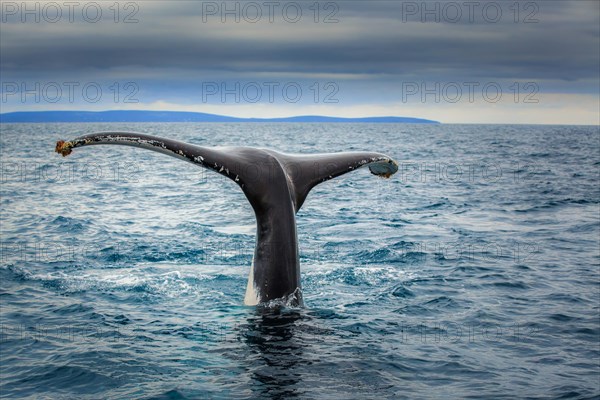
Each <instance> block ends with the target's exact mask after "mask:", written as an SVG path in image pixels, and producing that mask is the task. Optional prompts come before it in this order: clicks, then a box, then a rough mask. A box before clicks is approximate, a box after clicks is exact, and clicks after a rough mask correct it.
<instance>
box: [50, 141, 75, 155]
mask: <svg viewBox="0 0 600 400" xmlns="http://www.w3.org/2000/svg"><path fill="white" fill-rule="evenodd" d="M72 147H73V144H72V143H71V142H65V141H64V140H59V141H58V142H56V148H55V149H54V151H56V152H57V153H59V154H62V156H63V157H66V156H68V155H69V154H71V152H72V151H73V150H71V149H72Z"/></svg>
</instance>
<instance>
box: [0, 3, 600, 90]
mask: <svg viewBox="0 0 600 400" xmlns="http://www.w3.org/2000/svg"><path fill="white" fill-rule="evenodd" d="M287 3H289V2H287ZM489 3H492V4H494V7H500V8H501V9H502V13H503V14H502V18H500V19H499V20H498V22H491V21H490V17H489V15H488V17H487V19H486V18H485V17H484V16H483V14H481V10H482V9H483V8H484V7H486V6H488V5H489ZM101 4H102V5H103V7H104V8H103V10H104V11H105V13H104V18H103V19H102V20H101V21H99V22H97V23H89V22H86V21H85V20H84V19H83V18H81V16H79V15H77V14H76V21H75V22H73V23H71V22H68V21H66V20H61V21H58V22H57V23H48V22H44V21H42V22H41V23H34V22H32V21H31V20H30V21H29V22H27V23H21V22H19V20H18V19H17V17H18V15H17V16H14V15H9V16H6V15H3V18H5V19H6V22H3V24H2V32H1V33H2V34H1V35H0V44H1V58H0V67H1V70H2V75H3V80H4V79H46V80H47V79H52V78H56V77H88V78H89V77H94V78H96V79H111V78H112V77H115V76H119V77H122V78H124V79H136V80H140V81H143V82H145V83H146V84H147V86H146V87H147V88H148V90H149V91H150V92H152V90H156V91H157V92H156V93H154V94H153V95H152V96H151V97H157V98H158V97H160V95H159V93H158V91H159V90H168V89H169V88H168V86H169V84H170V82H171V83H172V84H174V85H175V86H174V87H177V86H176V85H181V86H182V87H183V88H184V87H185V86H186V83H189V82H193V81H197V80H199V79H201V80H202V79H203V80H211V79H213V80H214V79H226V80H231V79H236V78H237V79H259V78H260V79H263V80H264V79H266V77H269V76H281V77H286V78H287V79H292V78H294V77H296V78H297V79H308V78H309V77H311V76H319V75H324V76H328V77H329V78H330V79H336V80H339V81H343V82H347V83H348V85H350V86H352V87H354V88H355V91H356V92H358V89H357V88H359V87H360V82H392V83H393V82H400V81H405V80H425V81H446V82H448V81H467V80H513V81H516V80H526V81H536V82H543V83H544V85H545V86H544V87H545V88H552V89H553V90H556V89H559V90H565V91H573V90H575V91H580V92H590V90H591V92H592V93H593V92H594V91H596V93H597V88H598V67H599V65H600V54H599V52H600V32H599V29H600V28H599V24H598V18H599V16H600V11H599V5H598V4H599V3H598V2H595V1H577V2H566V1H564V2H563V1H553V0H549V1H536V2H521V3H519V4H520V5H519V14H518V15H516V14H515V13H514V10H511V8H510V7H511V6H513V7H514V2H489V1H481V2H479V3H477V4H479V6H477V7H476V8H475V10H476V12H475V14H474V15H473V20H472V21H470V20H469V18H468V15H467V14H465V13H466V12H467V9H466V8H465V7H464V6H462V5H463V4H465V2H456V3H454V4H456V5H458V6H460V7H461V8H462V12H463V15H462V17H461V18H460V19H459V20H458V22H452V21H450V20H449V19H451V18H452V17H453V16H454V14H451V15H450V14H449V16H450V17H449V18H447V17H448V15H444V14H443V13H442V11H443V10H444V7H447V4H448V2H445V3H443V2H440V3H436V2H428V3H427V6H426V7H429V8H428V9H429V10H431V9H435V7H438V10H440V13H441V14H440V15H439V16H440V22H439V23H436V22H434V21H433V18H434V17H432V16H431V14H427V15H425V17H426V22H425V23H423V22H421V20H422V19H423V15H422V14H421V13H420V11H421V10H417V12H416V13H415V11H414V8H410V7H414V6H416V7H418V8H419V7H422V4H423V3H422V2H421V1H419V2H394V1H373V2H361V1H338V2H332V4H334V5H336V7H337V8H335V7H333V6H331V5H328V6H327V7H328V8H327V9H326V8H325V7H326V4H328V3H327V2H321V3H319V6H320V7H322V9H320V10H319V11H320V13H319V17H318V18H319V22H318V23H315V22H314V14H312V12H313V10H311V9H310V8H309V7H311V6H312V4H314V2H312V1H311V2H296V3H295V4H299V5H300V7H301V8H302V10H303V18H302V19H301V20H300V21H299V22H297V23H290V22H287V21H286V20H285V19H284V18H283V17H282V16H281V14H277V13H276V14H275V15H274V17H275V18H274V22H273V23H270V22H269V21H268V20H267V17H266V16H263V18H262V19H260V20H259V21H258V22H257V23H249V22H247V21H245V20H244V18H243V17H242V18H241V22H240V23H235V22H233V21H231V16H230V17H229V21H228V22H227V23H222V22H221V16H220V15H210V16H203V13H202V11H203V8H202V7H203V6H202V4H203V3H202V2H186V1H175V2H168V3H167V2H139V3H138V4H139V10H138V11H137V12H136V14H135V16H134V17H135V18H136V19H137V20H139V22H138V23H123V22H122V21H121V22H119V23H114V22H113V21H112V19H111V18H112V17H113V15H112V14H110V13H108V12H107V8H108V3H101ZM121 4H123V3H121ZM207 4H209V3H208V2H204V6H205V7H206V5H207ZM210 4H213V3H210ZM210 4H209V5H210ZM214 4H217V5H218V6H220V5H221V4H222V2H215V3H214ZM228 4H230V5H231V4H235V3H234V2H229V3H228ZM245 4H246V3H240V7H244V6H245ZM256 4H259V5H260V4H263V3H262V2H257V3H256ZM285 4H286V2H281V3H280V5H285ZM527 4H529V6H526V5H527ZM531 4H533V5H535V7H533V6H531ZM231 7H233V6H231ZM264 10H265V8H264V7H263V12H264ZM490 10H492V11H493V9H492V8H490ZM121 11H122V12H121V15H120V16H119V18H120V19H123V18H124V12H123V11H124V10H121ZM333 11H335V15H333V17H332V18H334V19H337V20H338V21H339V22H337V23H324V22H323V21H322V20H323V18H325V16H326V15H328V14H330V13H331V12H333ZM408 11H410V13H408ZM448 12H450V11H448ZM490 15H492V16H494V15H495V14H493V13H491V14H490ZM528 16H529V19H530V20H537V22H535V23H525V22H524V20H525V19H526V18H527V17H528ZM204 17H206V22H204V21H203V18H204ZM515 18H516V19H518V21H517V22H515ZM165 86H167V87H165ZM353 93H354V91H353ZM365 95H367V94H366V93H365ZM372 95H374V94H372Z"/></svg>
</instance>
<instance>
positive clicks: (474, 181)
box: [0, 123, 600, 399]
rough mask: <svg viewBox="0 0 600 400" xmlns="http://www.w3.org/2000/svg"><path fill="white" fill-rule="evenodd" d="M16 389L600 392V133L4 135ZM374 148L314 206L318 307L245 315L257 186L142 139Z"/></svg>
mask: <svg viewBox="0 0 600 400" xmlns="http://www.w3.org/2000/svg"><path fill="white" fill-rule="evenodd" d="M0 128H1V143H0V144H1V148H2V175H1V179H2V187H1V211H2V213H1V224H2V225H1V245H2V246H1V249H2V255H1V260H0V261H1V263H0V301H1V303H0V305H1V309H0V346H1V347H0V357H1V358H0V397H2V398H11V399H133V398H135V399H199V398H223V399H230V398H231V399H236V398H238V399H239V398H294V397H298V398H303V399H322V398H325V399H337V398H345V399H376V398H377V399H379V398H411V399H412V398H491V399H501V398H507V399H513V398H578V399H579V398H598V397H599V396H600V243H599V240H600V239H599V238H600V185H599V182H600V133H599V129H598V127H578V126H510V125H410V124H193V123H190V124H185V123H173V124H14V125H13V124H3V125H1V126H0ZM101 130H133V131H139V132H144V133H150V134H156V135H160V136H168V137H171V138H176V139H179V140H183V141H186V142H189V143H195V144H200V145H207V146H210V145H247V146H263V147H270V148H274V149H277V150H281V151H287V152H303V153H311V152H333V151H348V150H375V151H381V152H384V153H387V154H389V155H391V156H392V157H394V158H395V159H396V160H398V162H399V163H400V170H399V171H398V173H397V174H396V175H394V176H393V177H392V178H391V179H387V180H386V179H380V178H377V177H374V176H372V175H371V174H370V173H369V172H368V170H366V169H365V170H364V171H361V170H359V171H356V172H353V173H349V174H346V175H344V176H343V177H340V178H337V179H334V180H332V181H328V182H326V183H324V184H321V185H319V186H317V187H316V188H315V189H313V191H312V192H311V194H310V195H309V196H308V199H307V201H306V203H305V204H304V206H303V208H302V210H301V211H300V212H299V213H298V220H297V223H298V236H299V243H300V251H301V263H302V285H303V293H304V298H305V303H306V305H305V307H304V308H301V309H283V310H259V309H256V308H254V307H246V306H244V305H243V298H244V292H245V287H246V281H247V276H248V272H249V266H250V264H251V261H252V253H253V249H254V232H255V221H254V215H253V212H252V209H251V207H250V205H249V204H248V203H247V201H246V200H245V198H244V195H243V194H242V193H241V191H240V190H239V188H238V187H237V186H236V185H235V183H234V182H232V181H229V180H227V179H225V178H223V177H221V176H220V175H217V174H214V173H211V172H206V171H203V170H201V169H199V168H197V167H195V166H194V165H191V164H186V163H183V162H181V161H178V160H175V159H171V158H169V157H166V156H164V155H161V154H157V153H152V152H148V151H144V150H141V149H134V148H128V147H120V146H97V147H86V148H82V149H77V150H76V151H74V153H73V154H72V155H71V156H69V157H68V158H64V159H63V158H62V157H60V156H59V155H58V154H56V153H53V151H54V143H55V142H56V140H58V139H70V138H73V137H74V136H77V135H80V134H84V133H90V132H93V131H101Z"/></svg>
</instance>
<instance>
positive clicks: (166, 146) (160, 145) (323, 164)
mask: <svg viewBox="0 0 600 400" xmlns="http://www.w3.org/2000/svg"><path fill="white" fill-rule="evenodd" d="M99 144H116V145H126V146H133V147H140V148H145V149H148V150H153V151H157V152H160V153H163V154H167V155H169V156H172V157H175V158H179V159H182V160H185V161H188V162H191V163H193V164H196V165H198V166H201V167H204V168H207V169H209V170H212V171H214V172H217V173H219V174H221V175H224V176H226V177H228V178H230V179H232V180H233V181H234V182H236V183H237V184H238V185H239V186H240V188H241V189H242V191H243V192H244V194H245V195H246V197H247V199H248V201H249V202H250V204H251V205H252V208H253V209H254V212H255V214H256V221H257V245H256V249H255V252H254V260H253V264H254V265H253V267H252V269H251V271H250V278H249V282H248V288H247V291H246V299H245V303H246V304H258V303H265V302H269V301H272V300H276V299H282V298H284V299H285V298H287V299H289V298H290V297H291V298H292V299H293V300H294V299H295V302H296V303H298V304H301V302H302V296H301V292H300V268H299V265H300V263H299V257H298V243H297V242H298V241H297V234H296V218H295V214H296V213H297V212H298V210H300V208H301V207H302V205H303V204H304V201H305V200H306V197H307V196H308V194H309V192H310V190H311V189H312V188H313V187H315V186H316V185H318V184H319V183H321V182H325V181H327V180H329V179H332V178H335V177H337V176H340V175H343V174H345V173H348V172H351V171H354V170H356V169H359V168H361V167H365V166H367V167H368V168H369V170H370V171H371V173H372V174H374V175H377V176H381V177H385V178H389V177H390V176H391V175H393V174H394V173H395V172H396V171H397V170H398V164H397V163H396V162H395V161H394V160H392V159H391V158H390V157H388V156H386V155H384V154H381V153H374V152H345V153H330V154H313V155H296V154H285V153H279V152H276V151H272V150H268V149H257V148H251V147H214V148H213V147H203V146H196V145H191V144H187V143H183V142H179V141H176V140H172V139H165V138H160V137H157V136H151V135H145V134H139V133H129V132H102V133H94V134H90V135H86V136H81V137H78V138H75V139H73V140H70V141H59V142H57V143H56V149H55V151H56V152H57V153H60V154H62V155H63V156H67V155H69V154H71V152H72V151H73V149H74V148H77V147H83V146H89V145H99Z"/></svg>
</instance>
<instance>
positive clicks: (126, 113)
mask: <svg viewBox="0 0 600 400" xmlns="http://www.w3.org/2000/svg"><path fill="white" fill-rule="evenodd" d="M38 122H39V123H48V122H67V123H68V122H355V123H356V122H368V123H408V124H439V122H438V121H432V120H428V119H422V118H411V117H363V118H341V117H327V116H320V115H302V116H295V117H285V118H237V117H229V116H225V115H217V114H207V113H199V112H184V111H143V110H113V111H17V112H9V113H3V114H0V123H38Z"/></svg>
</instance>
